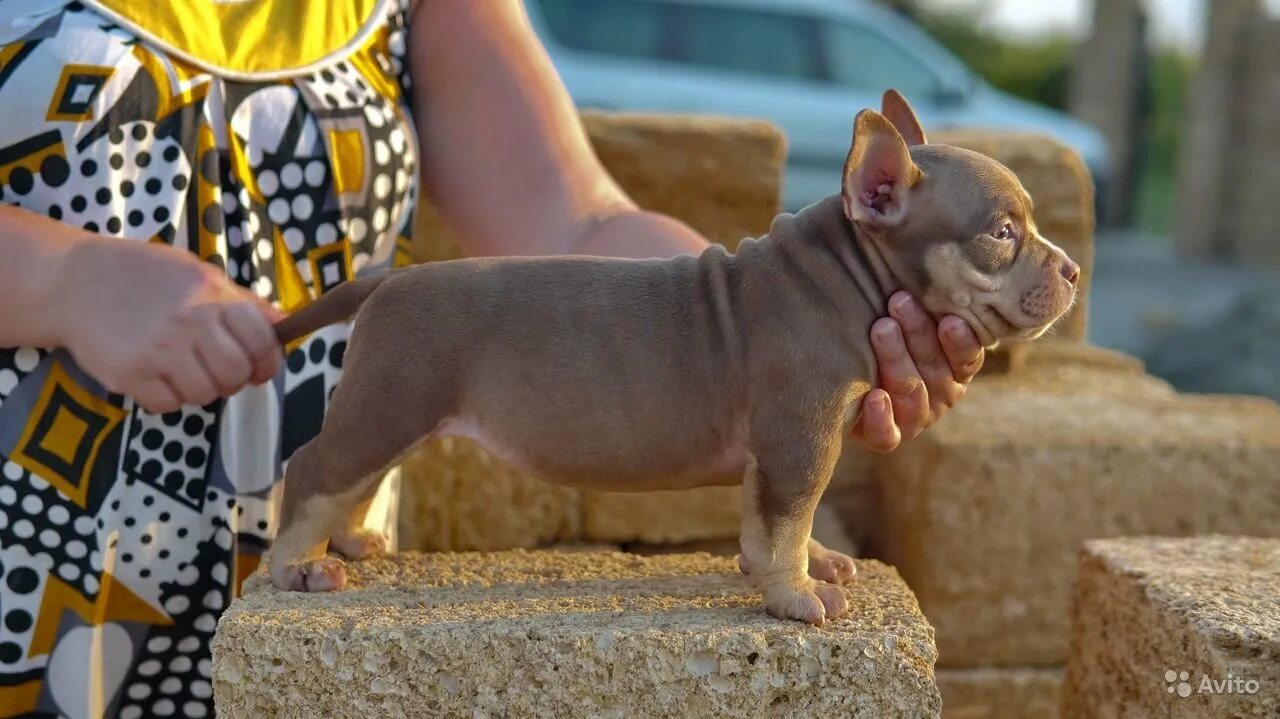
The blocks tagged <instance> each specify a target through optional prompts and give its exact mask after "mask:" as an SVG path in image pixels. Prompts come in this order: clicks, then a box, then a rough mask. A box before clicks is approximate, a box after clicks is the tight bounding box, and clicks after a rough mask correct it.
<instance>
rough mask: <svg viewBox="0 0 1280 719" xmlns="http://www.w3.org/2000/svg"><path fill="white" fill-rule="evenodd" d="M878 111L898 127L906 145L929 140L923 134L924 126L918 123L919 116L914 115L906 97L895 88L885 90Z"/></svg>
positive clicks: (913, 145)
mask: <svg viewBox="0 0 1280 719" xmlns="http://www.w3.org/2000/svg"><path fill="white" fill-rule="evenodd" d="M880 112H881V113H883V114H884V116H885V117H887V118H889V122H892V123H893V126H894V127H896V128H897V129H898V134H900V135H902V139H903V140H905V141H906V143H907V147H915V146H916V145H923V144H925V143H927V142H928V141H929V140H928V139H927V138H925V136H924V127H922V126H921V125H920V118H918V117H916V113H915V110H912V109H911V105H910V103H908V102H907V98H905V97H903V96H902V93H900V92H898V91H897V90H885V92H884V97H883V98H882V99H881V100H880Z"/></svg>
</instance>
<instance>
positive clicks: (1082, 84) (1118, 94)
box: [1070, 0, 1147, 226]
mask: <svg viewBox="0 0 1280 719" xmlns="http://www.w3.org/2000/svg"><path fill="white" fill-rule="evenodd" d="M1146 25H1147V20H1146V11H1145V10H1144V9H1143V4H1142V1H1141V0H1098V1H1097V2H1095V3H1094V15H1093V30H1092V32H1091V33H1090V35H1089V37H1088V38H1087V39H1086V40H1085V41H1084V42H1083V43H1081V44H1080V47H1079V48H1078V50H1077V52H1076V58H1075V63H1074V67H1073V68H1072V72H1071V92H1070V108H1071V111H1072V112H1073V113H1074V114H1076V115H1077V116H1079V117H1080V118H1082V119H1084V120H1086V121H1088V122H1090V123H1092V124H1093V125H1094V126H1095V127H1097V128H1098V129H1099V130H1101V131H1102V133H1103V134H1104V135H1105V136H1106V138H1107V142H1108V143H1109V144H1110V145H1111V160H1112V173H1111V177H1109V178H1107V183H1106V185H1105V186H1103V187H1100V188H1099V190H1100V191H1101V192H1102V195H1101V199H1102V215H1101V216H1100V217H1099V218H1098V220H1099V224H1102V225H1109V226H1119V225H1127V224H1129V223H1130V222H1131V220H1132V218H1133V206H1134V189H1135V188H1136V186H1137V179H1138V171H1139V169H1140V168H1139V157H1140V149H1141V136H1142V133H1141V129H1142V128H1141V123H1142V117H1143V115H1144V114H1145V113H1146V109H1147V108H1146V107H1145V105H1146V104H1147V103H1146V102H1145V97H1146V92H1147V87H1146V78H1145V75H1146V74H1147V73H1146V68H1147V46H1146Z"/></svg>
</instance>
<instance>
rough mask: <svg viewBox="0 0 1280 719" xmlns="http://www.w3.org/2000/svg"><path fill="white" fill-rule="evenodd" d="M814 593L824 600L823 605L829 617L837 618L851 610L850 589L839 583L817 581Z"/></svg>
mask: <svg viewBox="0 0 1280 719" xmlns="http://www.w3.org/2000/svg"><path fill="white" fill-rule="evenodd" d="M813 593H814V594H817V595H818V599H821V600H822V607H823V609H825V610H826V613H827V619H835V618H836V617H838V616H840V615H842V614H844V613H845V612H847V611H849V600H850V596H849V590H848V589H845V588H844V587H842V586H840V585H839V584H828V583H826V582H816V583H815V584H814V587H813Z"/></svg>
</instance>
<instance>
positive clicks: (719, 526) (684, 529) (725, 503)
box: [582, 487, 742, 544]
mask: <svg viewBox="0 0 1280 719" xmlns="http://www.w3.org/2000/svg"><path fill="white" fill-rule="evenodd" d="M741 497H742V489H741V488H740V487H700V488H698V489H694V490H679V491H670V492H644V493H620V492H590V491H588V492H583V493H582V505H583V517H582V535H583V537H584V538H586V539H588V540H589V541H593V542H648V543H653V544H657V543H667V542H694V541H706V540H717V539H729V538H734V537H737V536H738V530H739V525H740V524H741V519H742V506H741V505H742V501H741Z"/></svg>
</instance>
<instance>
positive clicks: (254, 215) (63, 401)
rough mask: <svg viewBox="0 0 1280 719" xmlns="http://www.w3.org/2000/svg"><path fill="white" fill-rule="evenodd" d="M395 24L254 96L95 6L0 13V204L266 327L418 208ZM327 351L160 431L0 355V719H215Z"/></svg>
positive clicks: (68, 376) (313, 350) (376, 265)
mask: <svg viewBox="0 0 1280 719" xmlns="http://www.w3.org/2000/svg"><path fill="white" fill-rule="evenodd" d="M407 3H408V0H391V1H390V2H389V3H388V4H387V7H386V10H385V16H384V17H382V18H381V22H380V24H379V26H378V27H377V28H376V29H375V31H374V32H373V33H372V34H371V35H369V36H368V38H367V40H365V41H364V42H363V44H362V45H361V46H360V47H358V48H353V49H352V50H351V51H350V52H347V53H346V54H344V55H342V56H338V57H334V58H332V59H331V61H329V62H327V63H326V64H324V65H323V66H321V67H316V68H310V69H308V70H307V72H305V73H301V74H299V75H297V76H296V77H292V78H288V79H286V80H279V79H271V80H263V81H261V82H254V81H252V80H244V79H238V80H236V81H230V80H227V79H225V78H222V77H219V76H217V75H216V74H211V73H210V72H208V71H206V70H202V69H201V68H199V67H196V66H193V65H190V64H188V63H186V62H185V61H183V60H181V59H179V58H176V57H174V56H172V55H169V54H167V53H166V52H165V51H164V50H163V49H162V48H161V47H160V46H158V45H156V44H153V42H152V40H151V38H149V37H148V36H147V34H146V32H145V30H142V31H139V32H138V33H137V34H133V33H132V32H131V31H126V30H125V29H124V28H122V27H121V26H119V25H115V24H113V23H111V22H109V21H107V20H106V19H104V17H103V16H102V15H99V14H97V13H95V12H94V11H93V10H92V3H84V4H82V3H79V2H70V3H66V2H61V1H59V0H49V2H48V3H47V4H42V3H41V2H40V1H39V0H37V1H36V2H27V3H16V4H15V3H0V58H3V60H0V106H3V107H4V108H5V121H4V122H3V123H0V202H4V203H8V204H11V205H15V206H19V207H22V208H25V209H27V210H30V211H32V212H36V213H40V214H43V215H47V216H48V217H51V218H53V219H55V220H58V221H60V222H63V223H65V224H67V225H70V226H73V227H76V228H80V229H83V230H86V231H88V232H92V233H96V234H99V235H102V236H105V237H114V238H118V239H119V241H121V242H150V243H155V244H162V245H169V246H172V247H174V248H177V249H179V250H182V251H186V252H191V253H194V254H195V255H197V256H198V257H199V258H200V259H201V260H203V261H205V262H208V263H209V264H211V265H212V266H214V267H217V268H219V269H220V270H221V271H223V272H224V273H225V274H226V276H227V278H228V279H229V280H231V281H232V282H235V283H237V284H239V285H241V286H243V287H245V288H248V289H250V290H251V291H253V292H255V293H256V294H258V295H259V296H260V297H263V298H265V299H267V300H268V301H270V302H272V303H274V304H275V305H277V306H278V307H280V308H282V309H284V310H288V311H292V310H296V309H297V308H300V307H302V306H305V305H306V304H307V303H309V302H313V301H315V300H316V299H317V298H319V297H320V296H321V295H323V294H324V293H326V292H329V291H331V290H332V289H333V288H334V287H336V286H338V285H340V284H341V283H343V282H347V281H350V280H352V279H354V278H357V277H360V276H364V275H368V274H371V273H375V272H380V271H383V270H386V269H388V268H390V267H391V266H392V265H393V264H394V263H395V262H396V260H397V258H398V257H401V256H402V253H397V252H396V248H397V245H403V242H404V240H405V238H406V237H407V235H408V233H409V231H410V228H411V227H412V224H413V217H412V216H413V207H414V201H415V199H416V195H417V179H416V178H417V175H418V168H417V162H418V151H417V150H418V148H417V146H416V144H415V136H414V134H413V128H412V124H411V121H410V112H409V106H408V103H407V95H406V88H407V86H408V85H407V83H408V70H407V63H406V59H405V55H406V52H407V50H406V47H405V33H406V26H407V18H408V14H409V6H408V4H407ZM33 13H34V14H33ZM320 20H322V18H321V19H320ZM320 20H317V21H320ZM128 281H138V278H129V279H128ZM349 334H350V327H349V326H347V325H345V324H338V325H334V326H332V327H327V328H324V329H322V330H318V331H317V332H315V333H314V334H312V335H310V336H308V337H304V338H302V339H301V340H299V341H297V342H296V343H294V344H293V345H291V346H289V347H288V348H286V362H285V367H284V368H283V369H282V371H281V372H280V374H279V376H277V377H276V378H274V379H273V380H272V381H271V382H269V383H267V384H266V385H263V386H260V387H251V388H247V389H246V390H244V391H243V392H241V393H239V394H237V395H236V396H234V397H230V398H227V399H225V400H218V401H216V402H214V403H213V404H211V405H209V406H205V407H184V408H182V409H181V410H179V411H176V412H171V413H168V414H160V415H157V414H150V413H148V412H146V411H144V410H143V409H142V408H140V407H138V406H137V405H135V404H134V402H133V401H132V400H131V399H130V398H128V397H125V396H121V395H117V394H113V393H111V392H109V391H107V390H106V389H105V388H104V387H102V386H101V384H99V383H98V382H96V381H95V380H94V379H93V378H92V377H91V376H89V375H88V374H86V373H85V372H84V371H83V370H82V369H81V368H80V367H79V366H78V365H77V363H76V362H75V360H74V358H73V357H71V356H70V355H69V354H68V353H67V352H65V351H62V350H58V351H49V350H44V349H36V348H20V349H12V350H0V718H3V717H9V716H48V717H62V716H66V717H72V716H111V717H212V716H213V704H212V694H213V692H212V685H211V683H210V655H209V642H210V639H211V638H212V636H213V632H214V629H215V628H216V625H217V620H218V617H219V616H220V614H221V612H222V611H223V610H224V609H225V608H226V606H227V605H228V604H229V603H230V602H231V600H232V599H233V598H234V597H235V596H236V595H237V593H238V592H239V588H240V582H241V581H242V580H243V578H244V577H246V576H248V575H249V574H250V573H252V572H253V571H254V569H255V568H256V567H257V566H258V564H259V563H260V561H261V559H262V556H263V554H264V552H265V551H266V550H267V549H268V548H269V546H270V544H271V539H272V536H273V534H274V531H275V519H274V517H275V507H276V504H277V500H278V497H279V490H280V487H279V480H280V479H281V478H282V476H283V467H284V465H285V464H286V463H287V462H288V459H289V457H290V456H291V455H292V454H293V452H294V451H296V450H297V448H298V447H300V446H302V445H303V444H304V443H306V442H307V441H309V440H310V439H311V438H312V437H314V436H315V434H316V433H317V432H318V431H319V428H320V425H321V421H322V418H323V415H324V411H325V409H326V408H327V406H328V403H329V399H330V397H331V396H332V393H333V391H334V388H335V387H336V386H337V383H338V382H339V381H340V379H341V375H342V360H343V354H344V352H345V350H346V342H347V338H348V336H349Z"/></svg>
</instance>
